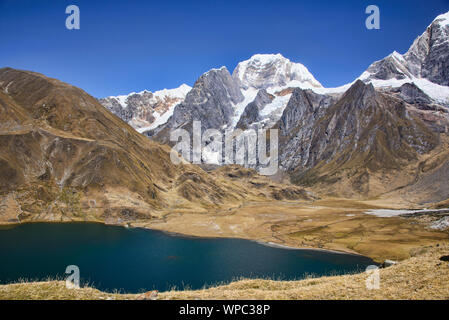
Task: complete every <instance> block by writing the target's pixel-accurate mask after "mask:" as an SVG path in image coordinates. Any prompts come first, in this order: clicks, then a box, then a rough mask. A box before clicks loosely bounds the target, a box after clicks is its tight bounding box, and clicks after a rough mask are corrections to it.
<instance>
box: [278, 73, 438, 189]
mask: <svg viewBox="0 0 449 320" xmlns="http://www.w3.org/2000/svg"><path fill="white" fill-rule="evenodd" d="M320 98H321V99H322V97H318V99H316V98H315V99H311V98H310V93H308V92H305V91H303V90H301V89H296V90H295V92H294V94H293V96H292V99H290V101H289V104H288V106H287V108H286V110H285V111H284V114H283V116H282V118H281V121H280V125H279V127H280V130H281V133H282V136H283V140H282V142H281V143H280V146H281V147H280V148H281V151H280V155H281V156H280V163H281V165H282V166H283V168H284V170H287V171H288V172H290V175H291V177H292V180H293V181H295V182H296V183H299V184H304V185H319V184H321V185H338V183H339V182H340V181H342V180H345V185H346V190H345V192H346V195H353V194H354V193H358V194H369V193H370V191H373V190H370V188H371V184H373V181H372V180H371V178H372V177H371V176H374V175H376V174H377V173H379V172H383V173H387V172H391V171H395V170H397V171H401V167H402V166H403V165H405V164H407V163H409V162H413V161H416V160H417V159H418V158H419V155H422V154H426V153H428V152H430V151H431V150H433V149H434V148H435V147H436V146H437V145H438V144H439V136H438V134H437V133H435V132H433V131H432V130H431V129H430V128H429V127H427V126H426V125H425V124H424V123H423V122H422V121H421V120H420V119H419V118H418V117H416V116H414V115H412V114H411V113H410V112H409V111H408V108H407V106H406V103H405V102H404V101H402V100H400V99H396V98H394V97H392V96H390V95H389V94H385V93H380V92H378V91H376V90H375V89H374V87H373V86H372V85H371V84H368V85H366V84H364V83H363V82H362V81H360V80H359V81H357V82H356V83H354V84H353V85H352V86H351V87H350V88H349V90H348V91H347V92H346V93H345V94H344V95H343V96H342V97H341V98H340V99H339V100H338V101H336V102H334V103H332V101H329V100H328V101H326V100H324V101H326V102H325V103H321V104H320ZM321 101H323V100H321ZM388 187H389V186H387V187H386V189H388ZM376 191H377V190H376Z"/></svg>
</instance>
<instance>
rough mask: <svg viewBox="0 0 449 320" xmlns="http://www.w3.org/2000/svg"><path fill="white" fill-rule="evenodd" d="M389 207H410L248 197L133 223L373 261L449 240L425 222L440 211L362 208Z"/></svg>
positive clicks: (374, 202)
mask: <svg viewBox="0 0 449 320" xmlns="http://www.w3.org/2000/svg"><path fill="white" fill-rule="evenodd" d="M387 208H388V209H399V208H410V207H408V206H407V204H405V203H398V202H389V201H387V200H372V201H355V200H346V199H326V200H318V201H313V202H283V201H273V202H267V203H256V202H249V203H245V204H243V205H240V206H238V207H235V208H231V209H228V210H223V211H217V212H208V213H207V214H204V213H192V212H182V211H179V212H176V211H175V212H171V213H167V214H165V215H163V217H162V218H161V219H156V220H152V221H145V222H136V223H132V225H133V226H140V227H145V228H150V229H158V230H163V231H168V232H174V233H180V234H185V235H191V236H199V237H229V238H244V239H251V240H257V241H261V242H265V243H275V244H279V245H285V246H290V247H295V248H310V249H325V250H332V251H340V252H346V253H353V254H361V255H364V256H368V257H370V258H372V259H373V260H375V261H376V262H383V261H384V260H385V259H391V260H403V259H407V258H409V257H410V256H411V255H413V253H414V251H416V250H419V248H420V247H422V246H426V245H432V244H436V243H438V242H441V241H449V232H448V231H447V229H446V230H445V231H441V230H436V229H431V228H430V227H429V226H430V224H431V223H432V222H434V221H437V220H438V219H441V216H437V217H435V216H431V215H429V216H419V217H408V218H405V217H388V218H385V217H378V216H375V215H369V214H366V213H365V212H367V211H368V210H370V209H387ZM446 215H448V216H449V212H448V213H447V214H446Z"/></svg>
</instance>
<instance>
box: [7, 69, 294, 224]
mask: <svg viewBox="0 0 449 320" xmlns="http://www.w3.org/2000/svg"><path fill="white" fill-rule="evenodd" d="M250 186H251V185H250V184H249V183H248V186H247V187H244V188H242V186H241V185H239V184H236V183H226V181H220V182H219V181H218V180H217V179H216V178H215V177H213V176H211V175H209V174H207V173H206V172H205V171H203V170H202V169H200V168H199V167H197V166H194V165H190V164H181V165H174V164H173V163H172V162H171V160H170V149H169V147H167V146H163V145H160V144H158V143H156V142H153V141H151V140H150V139H148V138H146V137H144V136H142V135H141V134H139V133H137V132H136V131H135V130H134V129H132V128H131V127H130V126H129V125H128V124H126V123H125V122H124V121H122V120H121V119H119V118H118V117H116V116H115V115H113V114H112V113H110V112H109V111H108V110H107V109H105V108H104V107H103V106H101V105H100V104H99V103H98V102H97V100H96V99H94V98H93V97H91V96H90V95H88V94H87V93H86V92H84V91H82V90H81V89H78V88H76V87H74V86H71V85H69V84H66V83H63V82H60V81H58V80H55V79H50V78H48V77H45V76H44V75H41V74H38V73H34V72H29V71H20V70H14V69H11V68H3V69H0V204H1V205H0V220H1V221H2V222H3V223H5V222H17V221H21V222H23V221H30V220H31V221H32V220H44V221H71V220H97V221H106V222H111V223H125V222H126V221H135V220H139V219H151V218H155V217H158V216H159V211H160V210H164V209H170V208H178V209H179V208H186V209H189V210H196V211H198V210H200V211H204V210H207V209H208V208H215V207H219V206H221V205H223V204H225V203H227V204H230V203H234V202H239V201H241V200H242V199H244V198H245V199H254V200H261V199H262V200H263V199H265V200H266V196H264V195H261V193H260V190H257V189H255V188H253V190H252V189H251V187H250ZM278 187H279V188H281V189H282V186H278ZM293 188H296V189H298V190H300V189H299V188H298V187H293ZM268 197H269V198H270V197H271V195H270V194H268Z"/></svg>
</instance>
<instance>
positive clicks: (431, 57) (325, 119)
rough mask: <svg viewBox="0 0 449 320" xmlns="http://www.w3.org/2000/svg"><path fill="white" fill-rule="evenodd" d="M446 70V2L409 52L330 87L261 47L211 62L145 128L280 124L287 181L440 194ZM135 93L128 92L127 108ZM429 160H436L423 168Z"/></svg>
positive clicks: (447, 122)
mask: <svg viewBox="0 0 449 320" xmlns="http://www.w3.org/2000/svg"><path fill="white" fill-rule="evenodd" d="M448 70H449V12H448V13H445V14H442V15H440V16H438V17H436V18H435V19H434V21H433V22H432V23H431V24H430V25H429V26H428V27H427V28H426V30H425V31H424V33H423V34H422V35H420V36H419V37H418V38H417V39H416V40H415V41H414V42H413V44H412V45H411V47H410V49H409V50H408V51H407V52H406V53H405V54H403V55H401V54H399V53H398V52H396V51H394V52H393V53H392V54H390V55H389V56H387V57H386V58H384V59H382V60H380V61H376V62H374V63H373V64H372V65H370V66H369V67H368V69H367V70H366V71H365V72H363V73H362V74H361V76H360V77H359V78H357V79H356V80H354V82H352V83H349V84H346V85H343V86H341V87H337V88H325V87H323V86H322V85H321V84H320V82H319V81H317V80H316V79H315V77H314V76H313V75H312V74H311V73H310V72H309V71H308V69H307V68H306V67H305V66H303V65H302V64H300V63H295V62H292V61H290V60H289V59H287V58H285V57H283V56H282V55H281V54H256V55H254V56H252V57H251V58H250V59H248V60H246V61H243V62H240V63H239V64H238V65H237V67H236V68H235V69H234V71H233V72H232V74H231V73H230V72H229V71H228V70H227V68H226V67H221V68H218V69H212V70H210V71H208V72H206V73H205V74H203V75H202V76H200V78H199V79H198V80H197V81H196V82H195V84H194V85H193V88H192V89H191V90H190V91H188V92H187V93H186V95H185V97H184V98H180V101H178V102H177V104H176V105H175V106H173V105H172V106H171V107H170V111H169V112H168V114H169V115H170V116H166V117H164V119H165V120H166V122H163V121H158V122H157V123H156V124H152V125H150V126H148V127H147V128H143V129H141V128H138V130H140V131H141V132H142V133H144V134H146V135H148V136H149V137H150V138H151V139H153V140H155V141H159V142H161V143H163V144H169V145H172V144H173V142H171V141H170V140H169V133H170V132H171V131H172V130H174V129H177V128H184V129H186V130H188V131H191V130H192V123H193V121H201V127H202V129H203V130H206V129H218V130H221V131H223V132H229V131H230V132H232V131H234V130H235V129H250V128H254V129H257V128H263V129H268V128H274V129H279V132H280V141H279V167H280V169H281V170H280V171H281V173H280V174H279V175H278V176H281V177H283V179H281V180H282V181H291V182H293V183H295V184H298V185H300V186H303V187H313V188H314V190H319V192H324V193H325V194H327V195H333V196H347V197H377V196H380V195H385V194H391V193H395V194H396V193H399V192H400V191H399V190H401V192H402V193H404V192H405V190H408V189H410V190H412V189H413V194H414V195H415V196H416V197H417V199H420V200H419V201H424V202H425V201H430V202H434V201H442V200H445V199H447V198H448V197H449V192H448V190H447V188H446V187H445V186H443V185H441V186H440V187H437V188H435V190H433V191H429V190H428V188H429V183H430V182H429V181H430V180H429V179H430V178H428V177H430V176H432V177H433V179H436V180H437V181H440V178H441V179H443V178H444V179H447V178H448V176H447V173H446V172H447V171H445V169H446V168H447V152H446V149H445V146H446V143H447V137H448V128H449V74H448V72H449V71H448ZM133 96H134V95H131V96H128V98H126V99H125V100H124V102H125V103H128V107H125V110H126V109H127V108H129V106H131V104H130V103H131V102H132V99H131V98H132V97H133ZM140 97H141V99H144V97H143V94H141V95H140ZM107 99H109V101H110V100H114V99H119V98H114V97H109V98H107ZM100 102H101V103H103V105H105V106H106V107H108V108H109V105H108V104H105V103H104V99H101V100H100ZM110 109H111V108H110ZM147 110H148V112H151V107H150V108H148V109H147ZM111 111H112V112H115V111H114V109H111ZM115 113H116V112H115ZM156 113H157V112H156ZM116 114H118V115H119V116H120V114H119V113H116ZM122 118H123V117H122ZM131 118H132V117H131ZM123 119H124V120H125V121H128V122H129V123H130V124H131V125H132V124H133V122H132V121H133V120H131V121H129V120H128V118H123ZM159 119H160V118H159ZM434 157H436V158H437V159H439V160H438V161H436V162H435V160H434V159H435V158H434ZM215 158H216V157H215ZM202 160H203V162H204V164H207V163H208V162H209V159H208V158H207V157H204V156H203V159H202ZM429 162H430V163H432V165H430V167H432V170H430V169H429V170H426V171H423V170H422V168H423V166H424V167H426V165H427V164H428V163H429ZM210 163H212V162H210ZM253 167H255V168H257V166H253ZM404 168H407V170H404ZM425 181H427V183H426V182H425ZM437 184H438V183H436V182H435V185H437ZM411 186H414V187H413V188H412V187H411ZM404 189H405V190H404ZM415 196H414V197H415Z"/></svg>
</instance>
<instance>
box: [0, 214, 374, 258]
mask: <svg viewBox="0 0 449 320" xmlns="http://www.w3.org/2000/svg"><path fill="white" fill-rule="evenodd" d="M36 223H52V224H71V223H73V224H78V223H79V224H84V223H86V224H102V225H105V226H115V227H122V228H125V229H144V230H151V231H158V232H161V233H164V234H166V235H169V236H172V237H179V238H186V239H189V238H190V239H239V240H247V241H252V242H256V243H258V244H260V245H264V246H268V247H274V248H278V249H285V250H309V251H319V252H328V253H336V254H345V255H351V256H360V257H365V258H369V259H371V260H373V262H374V263H376V264H379V263H380V262H379V261H376V260H375V259H373V258H372V257H370V256H366V255H363V254H360V253H357V252H353V251H343V250H340V251H339V250H331V249H323V248H318V247H316V248H315V247H304V246H301V247H296V246H291V245H285V244H280V243H275V242H272V241H264V240H261V239H254V238H249V237H248V238H244V237H226V236H197V235H192V234H188V233H181V232H174V231H168V230H163V229H158V228H151V227H147V226H140V225H135V226H133V225H132V223H126V224H113V223H106V222H104V221H101V220H91V221H82V220H73V221H46V220H35V221H24V222H13V223H3V222H0V231H1V230H2V229H3V228H4V227H8V226H10V227H11V228H15V227H18V226H21V225H25V224H36Z"/></svg>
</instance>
